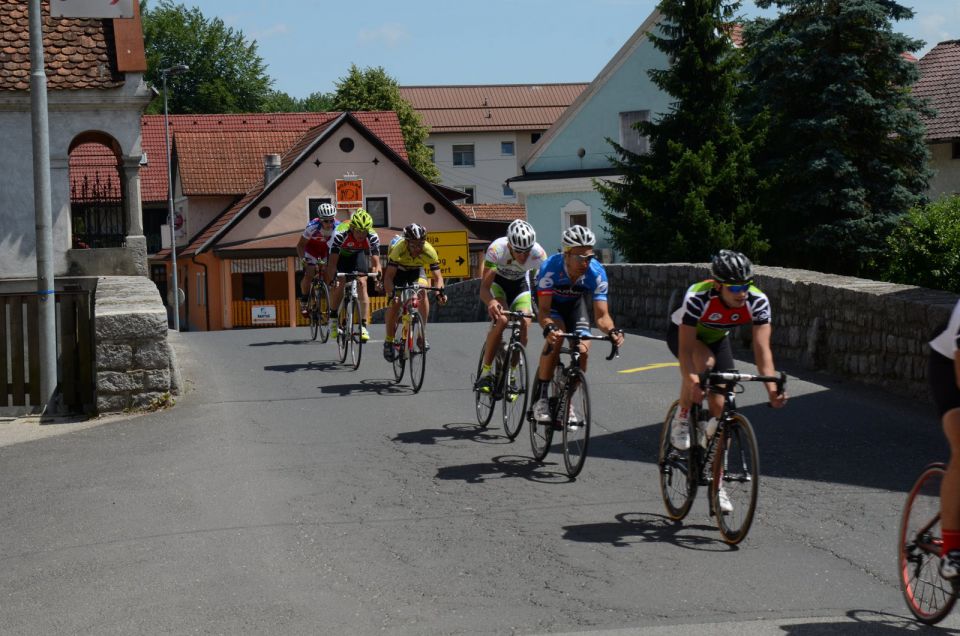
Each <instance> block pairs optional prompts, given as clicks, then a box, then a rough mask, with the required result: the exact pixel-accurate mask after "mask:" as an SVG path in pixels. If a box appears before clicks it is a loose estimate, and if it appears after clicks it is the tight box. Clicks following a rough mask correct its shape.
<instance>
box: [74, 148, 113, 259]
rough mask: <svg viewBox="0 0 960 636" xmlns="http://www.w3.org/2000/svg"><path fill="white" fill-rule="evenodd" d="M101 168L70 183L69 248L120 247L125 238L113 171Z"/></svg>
mask: <svg viewBox="0 0 960 636" xmlns="http://www.w3.org/2000/svg"><path fill="white" fill-rule="evenodd" d="M109 170H110V168H108V167H104V168H101V169H98V170H96V171H95V172H93V173H92V177H91V174H84V175H83V176H82V177H80V178H78V179H75V180H71V181H72V183H71V184H70V217H71V221H72V224H73V248H74V249H86V248H94V247H123V246H124V245H125V244H126V236H127V215H126V214H125V213H124V209H123V195H122V193H121V191H120V178H119V175H118V174H117V171H116V168H115V167H114V168H112V170H113V172H114V174H112V175H111V174H109Z"/></svg>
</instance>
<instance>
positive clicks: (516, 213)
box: [459, 203, 527, 222]
mask: <svg viewBox="0 0 960 636" xmlns="http://www.w3.org/2000/svg"><path fill="white" fill-rule="evenodd" d="M459 207H460V209H461V210H463V213H464V214H466V215H467V217H468V218H470V219H471V220H473V221H501V222H504V221H513V220H514V219H523V220H526V219H527V207H526V206H524V205H519V204H515V203H476V204H460V206H459Z"/></svg>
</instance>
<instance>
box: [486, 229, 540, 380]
mask: <svg viewBox="0 0 960 636" xmlns="http://www.w3.org/2000/svg"><path fill="white" fill-rule="evenodd" d="M546 260H547V252H546V250H544V249H543V247H542V246H541V245H540V244H539V243H537V233H536V232H535V231H534V230H533V226H531V225H530V224H529V223H527V222H526V221H524V220H522V219H517V220H515V221H513V222H512V223H511V224H510V225H509V226H507V235H506V236H502V237H500V238H498V239H497V240H495V241H494V242H493V243H491V244H490V246H489V247H487V253H486V255H485V256H484V259H483V264H484V270H483V277H482V278H481V280H480V302H482V303H483V304H484V306H485V307H486V308H487V314H489V316H490V319H491V320H492V321H494V324H493V327H492V328H491V329H490V331H489V332H488V333H487V342H486V349H485V351H484V354H483V364H482V365H481V369H480V377H479V378H477V382H476V384H475V385H474V389H475V390H478V391H482V392H484V393H489V392H490V391H491V390H492V389H493V358H494V356H495V355H496V354H497V346H499V344H500V341H501V338H502V337H503V330H504V329H505V328H506V326H507V317H506V316H504V315H503V312H504V309H505V308H508V309H509V310H510V311H522V312H524V313H531V312H532V311H533V307H532V306H531V297H530V281H529V277H528V274H529V272H534V271H536V270H537V269H539V268H540V266H541V265H542V264H543V263H544V262H545V261H546ZM529 324H530V319H529V318H524V319H523V321H522V322H521V323H520V342H521V343H523V346H526V345H527V326H528V325H529ZM511 393H513V394H516V391H511Z"/></svg>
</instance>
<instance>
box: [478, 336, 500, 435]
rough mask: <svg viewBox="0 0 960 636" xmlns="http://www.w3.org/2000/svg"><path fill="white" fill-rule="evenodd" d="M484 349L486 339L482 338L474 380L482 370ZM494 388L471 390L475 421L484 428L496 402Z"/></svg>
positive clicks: (488, 421)
mask: <svg viewBox="0 0 960 636" xmlns="http://www.w3.org/2000/svg"><path fill="white" fill-rule="evenodd" d="M485 351H486V340H484V344H482V345H481V346H480V359H479V360H477V373H476V375H475V376H474V377H473V379H474V381H476V380H478V379H479V378H480V374H481V372H482V371H483V354H484V352H485ZM494 388H495V387H490V391H489V392H483V391H474V392H473V401H474V407H475V409H476V411H477V423H478V424H480V426H482V427H484V428H486V427H487V425H488V424H490V418H492V417H493V407H494V405H495V404H496V403H497V398H496V397H494V394H493V391H494Z"/></svg>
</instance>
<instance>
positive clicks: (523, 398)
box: [503, 342, 527, 440]
mask: <svg viewBox="0 0 960 636" xmlns="http://www.w3.org/2000/svg"><path fill="white" fill-rule="evenodd" d="M503 364H504V368H503V375H504V376H505V377H506V380H505V381H504V383H503V432H504V433H506V435H507V437H509V438H510V439H511V440H514V439H517V435H519V434H520V429H521V428H523V418H524V417H526V414H527V352H526V350H525V349H524V348H523V345H522V344H520V343H519V342H514V343H513V344H512V345H510V348H509V349H508V350H507V359H506V360H505V361H504V363H503Z"/></svg>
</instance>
